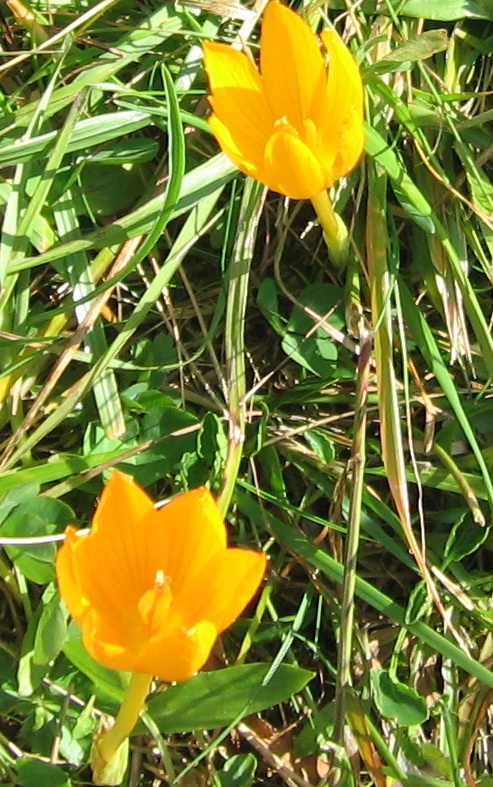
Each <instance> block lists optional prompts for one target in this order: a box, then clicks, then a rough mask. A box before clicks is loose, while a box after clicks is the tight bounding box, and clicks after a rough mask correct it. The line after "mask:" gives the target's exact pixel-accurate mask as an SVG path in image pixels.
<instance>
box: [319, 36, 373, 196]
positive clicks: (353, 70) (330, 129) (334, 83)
mask: <svg viewBox="0 0 493 787" xmlns="http://www.w3.org/2000/svg"><path fill="white" fill-rule="evenodd" d="M321 37H322V41H323V43H324V45H325V47H326V49H327V52H328V54H329V58H330V60H329V78H328V81H327V94H326V97H325V101H324V102H323V104H322V105H321V108H320V116H319V118H318V120H317V121H316V122H317V125H318V128H319V145H320V148H319V150H320V158H321V159H322V161H323V162H324V165H325V166H326V167H327V168H330V170H331V183H330V185H332V183H333V182H334V181H336V180H337V179H338V178H340V177H342V176H343V175H346V174H347V173H348V172H350V171H351V170H352V169H353V168H354V167H355V166H356V164H357V162H358V159H359V158H360V156H361V153H362V151H363V143H364V131H363V83H362V80H361V74H360V70H359V68H358V65H357V63H356V61H355V60H354V58H353V56H352V54H351V52H350V51H349V49H348V48H347V46H346V45H345V44H344V42H343V41H342V39H341V38H340V36H339V35H338V34H337V33H336V32H335V31H334V30H324V31H323V32H322V34H321Z"/></svg>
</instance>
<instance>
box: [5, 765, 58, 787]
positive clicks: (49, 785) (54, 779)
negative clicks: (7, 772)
mask: <svg viewBox="0 0 493 787" xmlns="http://www.w3.org/2000/svg"><path fill="white" fill-rule="evenodd" d="M17 774H18V777H19V784H20V787H70V785H71V781H70V779H69V778H68V776H67V775H66V774H65V773H64V772H63V771H62V769H61V768H58V767H57V766H56V765H50V764H49V763H48V762H41V761H40V760H27V759H26V760H19V762H18V763H17Z"/></svg>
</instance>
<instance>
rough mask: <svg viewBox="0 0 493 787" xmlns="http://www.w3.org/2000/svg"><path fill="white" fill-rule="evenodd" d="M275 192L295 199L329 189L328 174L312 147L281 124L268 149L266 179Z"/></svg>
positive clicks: (307, 197) (263, 179) (264, 173)
mask: <svg viewBox="0 0 493 787" xmlns="http://www.w3.org/2000/svg"><path fill="white" fill-rule="evenodd" d="M260 180H261V181H262V183H265V184H266V185H267V186H269V188H271V189H273V191H278V192H279V193H280V194H284V195H285V196H286V197H291V198H292V199H310V198H311V197H314V196H315V195H316V194H320V192H321V191H323V189H325V188H327V173H326V172H325V171H324V170H323V169H322V166H321V164H320V162H319V161H318V159H317V158H316V156H315V155H314V154H313V152H312V151H311V149H310V148H309V147H308V146H307V145H305V143H304V142H302V141H301V139H299V137H298V136H296V135H295V134H292V133H290V132H289V131H287V130H285V128H284V127H280V128H279V130H278V131H277V132H276V133H275V134H273V135H272V137H271V138H270V140H269V143H268V145H267V147H266V150H265V165H264V172H263V175H262V178H260Z"/></svg>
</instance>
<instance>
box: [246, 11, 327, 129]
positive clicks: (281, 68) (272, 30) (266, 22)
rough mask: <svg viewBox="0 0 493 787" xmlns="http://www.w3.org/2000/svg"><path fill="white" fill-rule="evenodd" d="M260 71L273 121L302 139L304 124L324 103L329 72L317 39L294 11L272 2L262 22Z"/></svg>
mask: <svg viewBox="0 0 493 787" xmlns="http://www.w3.org/2000/svg"><path fill="white" fill-rule="evenodd" d="M260 43H261V46H260V70H261V73H262V81H263V85H264V90H265V95H266V97H267V101H268V103H269V107H270V109H271V112H272V114H273V116H274V117H273V119H274V121H275V120H279V119H281V118H283V117H285V118H286V120H287V121H288V122H289V123H290V124H291V125H292V126H294V127H295V128H296V130H297V131H298V133H299V134H300V135H301V136H302V135H303V121H304V120H307V119H309V118H310V117H311V111H312V107H313V105H318V104H320V103H321V102H322V101H323V100H324V97H325V96H324V94H325V85H326V78H327V77H326V70H325V65H324V61H323V57H322V53H321V51H320V47H319V44H318V40H317V36H316V35H315V33H313V32H312V30H311V29H310V27H309V25H308V24H307V23H306V22H305V21H304V20H303V19H302V18H301V17H300V16H299V15H298V14H296V13H295V12H294V11H292V10H291V9H290V8H288V7H287V6H285V5H283V4H282V3H280V2H279V0H270V2H269V4H268V5H267V8H266V9H265V13H264V19H263V22H262V34H261V42H260Z"/></svg>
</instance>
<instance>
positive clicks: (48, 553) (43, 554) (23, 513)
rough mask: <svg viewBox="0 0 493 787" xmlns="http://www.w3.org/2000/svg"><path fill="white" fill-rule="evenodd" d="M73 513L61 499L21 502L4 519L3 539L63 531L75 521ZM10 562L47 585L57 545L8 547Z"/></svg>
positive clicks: (51, 574)
mask: <svg viewBox="0 0 493 787" xmlns="http://www.w3.org/2000/svg"><path fill="white" fill-rule="evenodd" d="M74 519H75V517H74V513H73V511H72V509H71V508H69V506H67V505H66V504H65V503H62V502H61V501H60V500H52V499H50V498H49V497H43V496H39V497H35V498H33V499H32V500H26V502H25V503H21V504H20V506H18V507H17V508H16V509H15V510H14V511H13V513H12V514H10V515H9V516H8V517H7V519H6V520H5V522H4V524H3V526H2V529H1V531H0V533H1V536H2V537H3V538H26V539H29V538H32V537H38V536H49V535H51V534H52V533H55V532H60V531H61V530H63V528H64V527H65V525H68V524H69V523H70V522H73V521H74ZM5 549H6V551H7V553H8V555H9V557H10V559H11V560H12V561H13V562H14V563H15V565H16V566H17V568H18V569H19V570H20V571H22V573H23V574H24V575H25V576H26V577H27V579H30V580H31V582H37V583H39V584H46V583H48V582H51V581H52V580H53V579H54V570H53V564H54V561H55V555H56V546H55V544H53V543H47V544H25V545H22V546H6V547H5Z"/></svg>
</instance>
